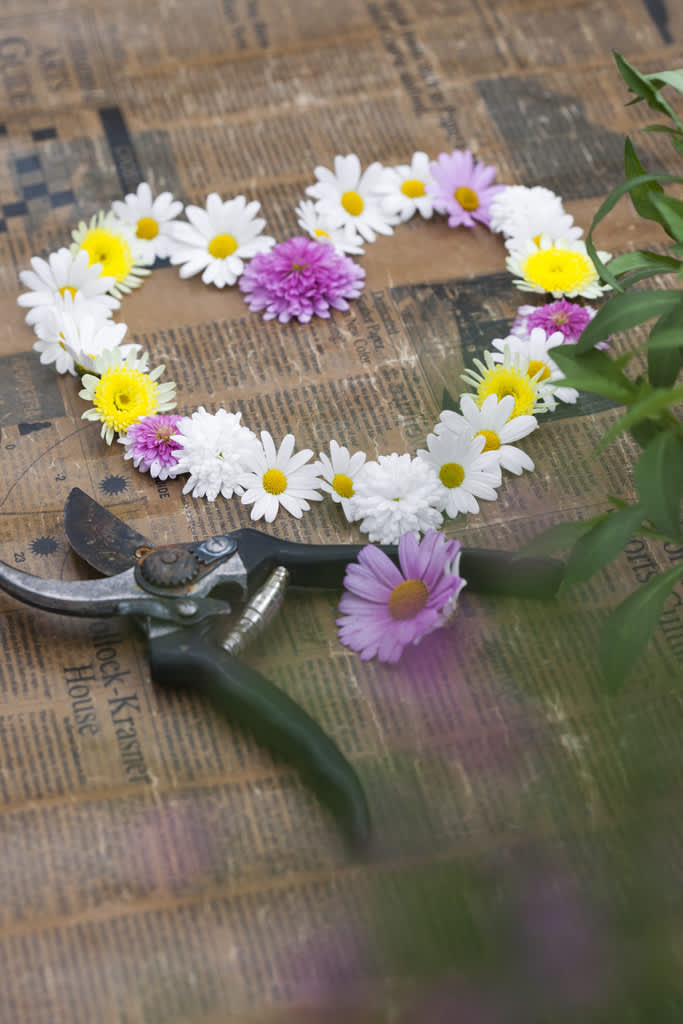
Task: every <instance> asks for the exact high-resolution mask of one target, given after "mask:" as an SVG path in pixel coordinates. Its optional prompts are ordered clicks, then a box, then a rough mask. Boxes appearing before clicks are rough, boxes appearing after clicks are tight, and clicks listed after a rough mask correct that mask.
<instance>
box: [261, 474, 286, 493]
mask: <svg viewBox="0 0 683 1024" xmlns="http://www.w3.org/2000/svg"><path fill="white" fill-rule="evenodd" d="M262 483H263V490H264V491H268V494H282V492H283V491H285V490H287V477H286V476H285V474H284V473H283V472H282V470H280V469H267V470H266V471H265V473H264V474H263V481H262Z"/></svg>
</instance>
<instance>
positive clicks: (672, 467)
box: [633, 431, 683, 537]
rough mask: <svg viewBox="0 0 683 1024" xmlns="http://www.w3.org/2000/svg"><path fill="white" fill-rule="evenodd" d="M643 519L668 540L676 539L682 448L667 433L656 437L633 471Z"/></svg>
mask: <svg viewBox="0 0 683 1024" xmlns="http://www.w3.org/2000/svg"><path fill="white" fill-rule="evenodd" d="M633 480H634V482H635V485H636V487H637V488H638V495H639V498H640V506H641V509H642V511H643V518H645V519H649V520H650V521H651V522H652V523H653V524H654V526H655V527H656V528H657V529H658V530H661V532H662V533H666V534H667V535H668V536H670V537H678V535H679V533H680V521H681V487H682V486H683V445H681V441H680V440H679V438H677V437H674V435H673V434H672V433H671V432H670V431H667V432H664V433H661V434H659V435H658V436H657V437H656V438H655V439H654V441H652V442H651V443H650V444H649V445H648V446H647V447H646V448H645V450H644V452H643V454H642V455H641V456H640V458H639V459H638V461H637V463H636V464H635V467H634V469H633Z"/></svg>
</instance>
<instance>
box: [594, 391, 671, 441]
mask: <svg viewBox="0 0 683 1024" xmlns="http://www.w3.org/2000/svg"><path fill="white" fill-rule="evenodd" d="M681 401H683V385H680V386H679V387H676V388H653V389H652V391H649V392H648V393H647V394H646V395H645V396H644V397H643V398H641V399H639V400H638V401H637V402H634V403H633V405H632V406H631V408H630V409H629V411H628V412H627V413H626V415H625V416H622V417H621V419H620V420H617V422H616V423H614V424H612V426H611V427H610V428H609V430H608V431H607V433H606V434H605V435H604V436H603V438H602V440H601V441H600V444H599V445H598V446H597V451H598V452H600V451H602V450H603V449H604V448H606V447H607V445H608V444H610V443H611V442H612V441H613V440H614V438H615V437H617V436H618V435H619V434H621V433H622V431H624V430H628V429H629V428H630V427H632V426H633V424H634V423H640V422H641V420H647V419H650V418H651V417H653V416H656V415H657V414H658V413H660V412H662V411H663V410H664V409H668V408H669V407H670V406H674V405H676V403H677V402H681Z"/></svg>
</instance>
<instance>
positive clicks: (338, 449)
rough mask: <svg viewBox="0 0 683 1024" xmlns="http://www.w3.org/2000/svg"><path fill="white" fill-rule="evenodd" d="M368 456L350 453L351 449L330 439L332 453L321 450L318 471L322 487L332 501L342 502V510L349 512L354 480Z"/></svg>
mask: <svg viewBox="0 0 683 1024" xmlns="http://www.w3.org/2000/svg"><path fill="white" fill-rule="evenodd" d="M366 458H367V456H366V454H365V452H354V454H353V455H351V454H350V452H349V449H348V448H346V447H344V446H342V445H340V444H338V443H337V442H336V441H330V454H329V456H328V455H326V454H325V452H320V461H319V463H318V472H319V473H320V476H321V480H320V487H321V488H322V489H323V491H327V493H328V494H329V495H331V497H332V501H334V502H336V503H341V507H342V511H343V512H344V514H346V513H347V510H348V507H349V499H350V498H352V497H353V495H354V493H355V492H354V481H355V480H356V478H357V476H358V473H359V472H360V470H361V467H362V466H363V464H364V463H365V460H366Z"/></svg>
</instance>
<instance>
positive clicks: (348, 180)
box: [306, 153, 397, 242]
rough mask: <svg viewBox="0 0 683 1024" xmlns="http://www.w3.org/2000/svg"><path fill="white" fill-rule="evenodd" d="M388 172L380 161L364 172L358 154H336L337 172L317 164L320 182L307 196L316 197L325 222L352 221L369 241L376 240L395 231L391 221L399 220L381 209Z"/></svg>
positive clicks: (312, 187)
mask: <svg viewBox="0 0 683 1024" xmlns="http://www.w3.org/2000/svg"><path fill="white" fill-rule="evenodd" d="M386 173H387V169H386V167H383V166H382V164H380V163H379V162H378V161H375V162H374V163H372V164H370V166H369V167H368V168H367V169H366V170H365V171H362V170H361V163H360V160H359V159H358V157H357V156H356V154H355V153H350V154H349V155H348V156H335V158H334V171H330V170H328V168H327V167H316V169H315V176H316V178H317V179H318V182H317V184H315V185H309V186H308V188H307V189H306V195H308V196H312V198H313V199H315V200H316V209H317V211H318V213H319V214H320V216H321V217H322V218H323V219H324V221H325V223H329V224H331V225H332V226H333V227H336V226H341V225H344V224H350V225H351V226H352V227H353V228H354V230H355V231H357V232H358V233H359V234H360V235H362V236H363V238H364V239H365V240H366V242H374V240H375V235H376V234H378V235H391V234H393V230H394V229H393V227H392V223H397V221H396V219H395V218H394V219H393V221H392V218H391V217H389V216H388V215H387V214H386V213H384V211H383V210H382V195H383V193H382V189H383V187H384V182H385V179H386Z"/></svg>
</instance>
